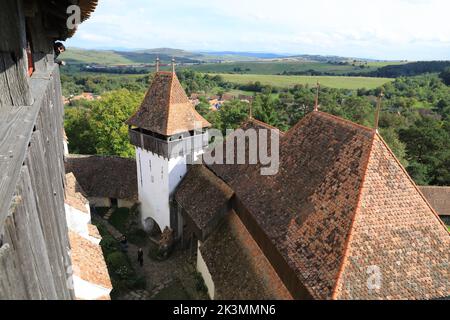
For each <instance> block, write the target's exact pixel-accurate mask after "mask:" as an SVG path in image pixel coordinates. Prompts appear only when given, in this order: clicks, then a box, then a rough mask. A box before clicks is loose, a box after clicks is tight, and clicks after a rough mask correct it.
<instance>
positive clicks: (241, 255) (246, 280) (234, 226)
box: [200, 212, 292, 300]
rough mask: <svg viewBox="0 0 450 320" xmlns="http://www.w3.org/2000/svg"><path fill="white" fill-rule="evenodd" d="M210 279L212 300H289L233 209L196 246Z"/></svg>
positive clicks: (284, 289) (283, 287) (280, 282)
mask: <svg viewBox="0 0 450 320" xmlns="http://www.w3.org/2000/svg"><path fill="white" fill-rule="evenodd" d="M200 252H201V254H202V257H203V259H204V260H205V263H206V265H207V266H208V270H209V272H210V273H211V277H212V279H213V282H214V288H215V296H214V299H216V300H221V299H226V300H249V299H250V300H263V299H281V300H286V299H292V296H291V294H290V293H289V291H288V290H287V289H286V287H285V286H284V284H283V282H282V281H281V280H280V278H279V277H278V275H277V273H276V272H275V270H274V269H273V267H272V265H271V264H270V263H269V261H268V260H267V258H266V257H265V256H264V254H263V253H262V251H261V249H260V248H259V247H258V244H257V243H256V242H255V241H254V240H253V238H252V236H251V235H250V233H249V232H248V230H247V229H246V228H245V226H244V224H243V223H242V222H241V220H240V219H239V217H238V216H237V215H236V213H235V212H231V213H230V214H229V215H228V216H227V217H226V218H225V221H224V222H223V223H222V224H221V225H220V227H219V228H218V229H217V230H216V232H214V233H213V234H212V235H211V236H210V237H209V238H208V240H206V242H204V243H203V244H202V245H201V246H200Z"/></svg>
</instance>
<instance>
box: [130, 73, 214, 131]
mask: <svg viewBox="0 0 450 320" xmlns="http://www.w3.org/2000/svg"><path fill="white" fill-rule="evenodd" d="M196 122H199V123H200V127H201V128H206V127H210V126H211V124H210V123H209V122H208V121H206V120H205V119H204V118H203V117H202V116H201V115H200V114H199V113H198V112H197V111H196V110H195V108H194V106H193V105H192V103H191V102H190V101H189V99H188V97H187V96H186V93H185V91H184V89H183V88H182V86H181V84H180V82H179V81H178V77H177V76H176V74H175V73H172V72H163V71H160V72H157V73H156V75H155V77H154V79H153V82H152V84H151V85H150V88H149V90H148V92H147V94H146V96H145V98H144V101H143V102H142V105H141V107H140V108H139V109H138V110H137V111H136V113H135V114H134V115H132V116H131V118H130V119H128V121H127V124H129V125H132V126H136V127H138V128H142V129H145V130H148V131H151V132H155V133H158V134H161V135H164V136H170V135H174V134H177V133H181V132H187V131H191V130H194V129H195V128H196V127H195V124H196Z"/></svg>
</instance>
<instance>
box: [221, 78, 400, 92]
mask: <svg viewBox="0 0 450 320" xmlns="http://www.w3.org/2000/svg"><path fill="white" fill-rule="evenodd" d="M220 76H222V77H223V78H224V80H225V81H228V82H232V83H237V84H247V83H250V82H256V81H259V82H261V84H263V85H271V86H273V87H281V88H285V87H293V86H295V85H298V84H303V85H306V84H308V85H310V86H315V85H316V83H317V81H319V82H320V84H321V86H324V87H330V88H338V89H359V88H366V89H375V88H378V87H379V86H381V85H383V84H385V83H387V82H390V81H392V80H393V79H388V78H366V77H331V76H330V77H329V76H278V75H259V74H220Z"/></svg>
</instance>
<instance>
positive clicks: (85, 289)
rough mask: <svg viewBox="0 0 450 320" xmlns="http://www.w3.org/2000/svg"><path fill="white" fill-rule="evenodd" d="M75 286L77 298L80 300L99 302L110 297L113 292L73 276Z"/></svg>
mask: <svg viewBox="0 0 450 320" xmlns="http://www.w3.org/2000/svg"><path fill="white" fill-rule="evenodd" d="M73 286H74V291H75V297H76V298H77V299H80V300H97V299H99V298H102V297H104V296H109V293H110V291H111V290H109V289H106V288H103V287H101V286H97V285H95V284H93V283H90V282H87V281H85V280H83V279H81V278H80V277H78V276H76V275H74V276H73Z"/></svg>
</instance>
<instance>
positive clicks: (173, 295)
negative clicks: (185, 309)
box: [153, 280, 191, 300]
mask: <svg viewBox="0 0 450 320" xmlns="http://www.w3.org/2000/svg"><path fill="white" fill-rule="evenodd" d="M153 300H191V297H190V296H189V294H188V293H187V292H186V290H185V289H184V287H183V285H182V284H181V282H180V281H178V280H176V281H173V282H172V283H171V284H170V285H169V286H168V287H166V288H164V289H162V290H161V291H160V292H159V293H158V294H157V295H156V296H154V297H153Z"/></svg>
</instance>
